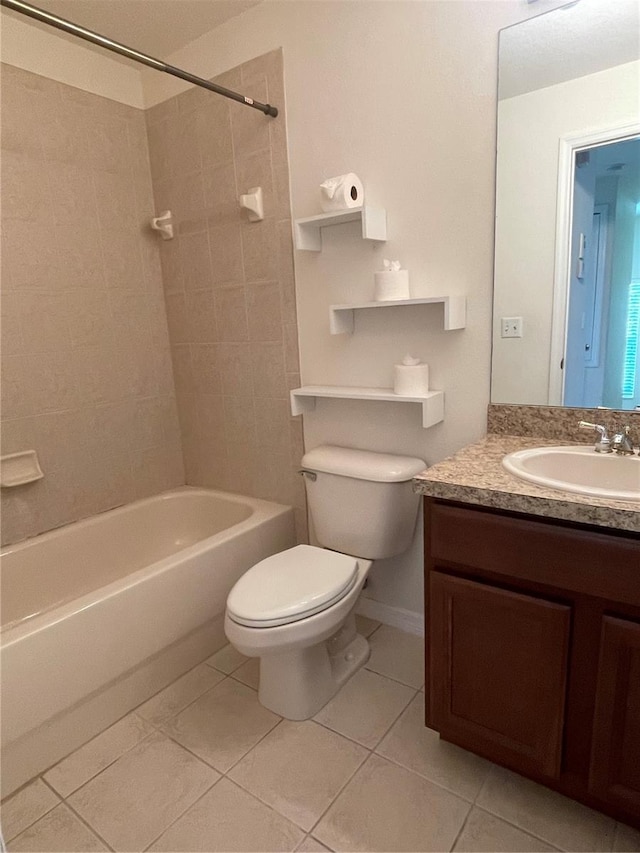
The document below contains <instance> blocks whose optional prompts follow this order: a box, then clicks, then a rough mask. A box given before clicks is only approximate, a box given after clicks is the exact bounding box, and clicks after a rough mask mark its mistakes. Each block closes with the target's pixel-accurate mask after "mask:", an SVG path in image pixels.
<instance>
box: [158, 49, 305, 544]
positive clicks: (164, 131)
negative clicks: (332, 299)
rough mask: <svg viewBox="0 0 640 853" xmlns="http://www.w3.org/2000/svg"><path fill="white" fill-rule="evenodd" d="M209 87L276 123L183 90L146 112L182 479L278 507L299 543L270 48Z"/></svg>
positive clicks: (290, 297) (279, 81)
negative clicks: (252, 200)
mask: <svg viewBox="0 0 640 853" xmlns="http://www.w3.org/2000/svg"><path fill="white" fill-rule="evenodd" d="M214 82H218V83H220V84H221V85H224V86H227V87H228V88H232V89H236V90H238V91H242V92H245V93H247V94H250V95H251V96H252V97H254V98H256V99H257V100H260V101H263V102H270V103H273V104H275V105H277V107H278V109H279V110H280V115H279V117H278V118H276V119H272V118H268V117H266V116H264V115H263V114H262V113H260V112H258V111H256V110H251V109H248V108H247V107H245V106H242V105H240V104H237V103H235V102H233V101H229V100H227V99H224V98H221V97H218V96H216V95H214V94H211V93H209V92H207V91H206V90H203V89H196V88H194V89H191V90H189V91H187V92H185V93H183V94H181V95H179V96H177V97H175V98H172V99H171V100H169V101H165V102H163V103H161V104H159V105H158V106H156V107H152V108H151V109H150V110H148V111H147V125H148V131H149V150H150V155H151V167H152V175H153V186H154V193H155V199H156V208H157V210H158V211H161V210H165V209H171V210H172V212H173V214H174V217H175V221H176V225H177V237H176V238H175V239H174V240H172V241H167V242H164V243H163V244H162V246H161V258H162V270H163V281H164V286H165V294H166V305H167V317H168V321H169V333H170V338H171V345H172V353H173V364H174V373H175V380H176V393H177V397H178V409H179V413H180V423H181V427H182V437H183V449H184V458H185V466H186V474H187V482H188V483H189V484H192V485H203V486H212V487H217V488H222V489H225V490H228V491H232V492H240V493H242V494H246V495H252V496H254V497H260V498H266V499H270V500H275V501H279V502H282V503H286V504H292V505H293V506H294V507H295V508H296V520H297V527H298V536H299V539H300V541H304V540H305V539H306V513H305V496H304V487H303V483H302V478H301V477H300V476H299V475H298V474H297V469H298V467H299V463H300V459H301V456H302V453H303V446H302V426H301V424H300V419H299V418H298V419H293V418H291V416H290V410H289V403H288V391H289V388H291V387H296V386H297V385H298V384H299V380H300V377H299V360H298V339H297V326H296V308H295V289H294V278H293V252H292V243H291V207H290V200H289V174H288V166H287V148H286V137H285V121H284V86H283V67H282V52H281V51H274V52H271V53H269V54H266V55H264V56H262V57H259V58H257V59H255V60H252V61H251V62H247V63H245V64H243V65H241V66H239V67H238V68H235V69H232V70H231V71H229V72H227V73H225V74H224V75H221V76H220V77H217V78H215V80H214ZM255 186H261V187H262V188H263V191H264V194H265V219H264V221H263V222H258V223H251V222H249V221H248V218H247V215H246V212H243V211H241V210H240V207H239V204H238V197H239V195H240V194H242V193H245V192H247V190H248V189H250V188H251V187H255Z"/></svg>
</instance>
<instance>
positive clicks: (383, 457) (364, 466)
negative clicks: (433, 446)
mask: <svg viewBox="0 0 640 853" xmlns="http://www.w3.org/2000/svg"><path fill="white" fill-rule="evenodd" d="M302 467H303V468H307V469H309V470H311V471H318V472H320V473H325V474H337V475H339V476H340V477H353V478H354V479H355V480H369V481H371V482H375V483H404V482H406V481H407V480H410V479H411V478H412V477H415V475H416V474H419V473H420V471H424V469H425V468H426V467H427V465H426V462H425V461H424V460H423V459H418V458H417V457H415V456H394V455H392V454H391V453H375V452H373V451H372V450H355V449H353V448H351V447H336V446H335V445H329V444H324V445H321V446H320V447H316V448H314V449H313V450H310V451H309V452H308V453H305V455H304V456H303V457H302Z"/></svg>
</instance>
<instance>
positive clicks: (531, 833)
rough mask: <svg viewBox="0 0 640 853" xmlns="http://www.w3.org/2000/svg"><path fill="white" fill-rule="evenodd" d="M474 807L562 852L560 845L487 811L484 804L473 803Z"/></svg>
mask: <svg viewBox="0 0 640 853" xmlns="http://www.w3.org/2000/svg"><path fill="white" fill-rule="evenodd" d="M474 808H476V809H478V811H481V812H484V813H485V814H488V815H490V816H491V817H495V818H498V820H501V821H502V822H503V823H506V824H507V826H510V827H512V828H513V829H517V830H518V831H519V832H524V833H525V834H526V835H530V836H531V837H532V838H535V839H536V841H541V842H542V843H543V844H546V845H547V847H553V849H554V850H557V851H559V853H562V847H556V845H555V844H552V843H551V842H550V841H547V840H546V838H542V837H541V836H540V835H537V834H536V833H535V832H532V831H531V830H530V829H524V828H523V827H521V826H518V825H517V824H515V823H512V822H511V821H510V820H507V819H506V818H504V817H501V816H500V815H498V814H494V813H493V812H491V811H489V809H487V808H485V807H484V806H476V805H474Z"/></svg>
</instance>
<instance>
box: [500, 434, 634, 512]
mask: <svg viewBox="0 0 640 853" xmlns="http://www.w3.org/2000/svg"><path fill="white" fill-rule="evenodd" d="M502 464H503V465H504V467H505V468H506V469H507V471H509V472H510V473H511V474H515V476H516V477H520V479H522V480H529V482H531V483H537V484H538V485H539V486H545V487H546V488H548V489H562V490H563V491H565V492H576V493H577V494H580V495H593V496H594V497H598V498H607V499H609V500H616V501H640V456H618V455H617V454H615V453H596V452H595V450H594V449H593V448H592V447H589V446H585V447H535V448H533V449H531V450H518V451H516V452H515V453H509V454H508V455H507V456H505V457H504V459H503V460H502Z"/></svg>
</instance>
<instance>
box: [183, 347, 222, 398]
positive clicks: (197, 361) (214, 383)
mask: <svg viewBox="0 0 640 853" xmlns="http://www.w3.org/2000/svg"><path fill="white" fill-rule="evenodd" d="M190 353H191V359H190V370H191V373H190V379H191V386H190V387H191V389H192V392H193V393H194V394H222V379H221V373H220V355H219V346H218V344H192V346H191V348H190ZM184 381H185V380H184V378H183V379H182V382H183V383H184Z"/></svg>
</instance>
